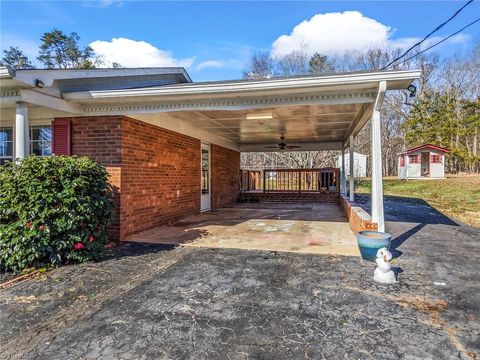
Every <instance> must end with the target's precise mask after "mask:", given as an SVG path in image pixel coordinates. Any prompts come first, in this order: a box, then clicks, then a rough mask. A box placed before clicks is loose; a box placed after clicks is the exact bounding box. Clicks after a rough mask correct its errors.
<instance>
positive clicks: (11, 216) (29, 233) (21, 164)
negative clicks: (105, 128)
mask: <svg viewBox="0 0 480 360" xmlns="http://www.w3.org/2000/svg"><path fill="white" fill-rule="evenodd" d="M107 178H108V173H107V171H106V169H105V167H103V166H101V165H99V164H97V163H95V162H94V161H92V160H90V159H89V158H86V157H70V156H45V157H39V156H35V155H32V156H29V157H27V158H26V159H24V160H22V161H18V162H7V163H6V164H4V165H2V166H0V268H1V269H2V270H3V271H5V270H7V271H12V270H13V271H21V270H23V269H25V268H28V267H38V266H46V265H49V264H53V265H58V264H64V263H73V262H84V261H89V260H94V259H97V258H98V257H99V256H101V254H102V253H103V251H104V246H105V244H106V242H107V239H108V236H107V232H106V226H107V224H108V221H109V219H110V207H111V197H110V191H109V185H108V182H107Z"/></svg>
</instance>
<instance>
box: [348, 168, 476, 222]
mask: <svg viewBox="0 0 480 360" xmlns="http://www.w3.org/2000/svg"><path fill="white" fill-rule="evenodd" d="M355 185H357V186H356V188H357V190H356V192H358V193H370V192H371V183H370V179H367V180H360V181H358V184H355ZM383 191H384V194H385V195H395V196H404V197H408V198H418V199H423V200H425V201H426V202H428V203H429V204H430V205H431V206H433V207H434V208H435V209H437V210H438V211H440V212H442V213H443V214H445V215H447V216H449V217H452V218H454V219H458V220H460V221H462V222H464V223H466V224H469V225H472V226H476V227H480V175H463V176H448V177H447V178H446V179H444V180H408V181H405V180H398V179H394V178H385V179H384V180H383Z"/></svg>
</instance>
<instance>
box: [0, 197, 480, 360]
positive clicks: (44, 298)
mask: <svg viewBox="0 0 480 360" xmlns="http://www.w3.org/2000/svg"><path fill="white" fill-rule="evenodd" d="M362 201H363V204H364V205H365V206H366V207H368V205H369V200H368V199H363V200H362ZM385 209H386V216H387V223H386V226H387V231H389V232H391V233H392V235H393V242H392V246H393V248H394V250H395V251H394V252H395V254H396V256H398V258H397V260H396V266H397V269H396V270H397V272H398V273H399V280H400V282H399V283H398V284H396V285H388V286H384V285H378V284H376V283H374V282H373V279H372V277H373V271H374V265H372V264H371V263H367V262H364V261H362V260H361V259H360V258H358V257H345V256H331V255H327V256H325V255H313V254H299V253H293V252H272V251H258V250H240V249H223V248H215V249H212V248H199V247H175V246H170V247H167V246H165V245H159V244H140V243H126V244H123V246H122V247H120V248H118V249H116V250H115V253H114V254H113V255H114V256H112V257H111V258H109V259H106V260H104V261H102V262H98V263H90V264H83V265H77V266H65V267H62V268H59V269H57V270H54V271H50V272H48V273H47V274H44V275H42V276H41V277H40V278H36V279H32V280H28V281H25V282H22V283H19V284H17V285H15V286H14V287H11V288H8V289H5V290H2V291H1V292H0V338H1V341H0V354H1V358H2V359H48V360H56V359H61V360H69V359H102V360H103V359H106V360H109V359H392V360H393V359H395V360H397V359H407V360H412V359H422V360H423V359H432V360H433V359H435V360H437V359H479V356H480V337H479V336H480V281H479V272H478V270H479V268H480V229H476V228H472V227H468V226H464V225H462V224H460V223H458V222H456V221H454V220H452V219H449V218H447V217H445V216H443V215H442V214H441V213H439V212H438V211H436V210H435V209H433V208H432V207H430V206H428V204H425V203H423V202H416V201H407V200H405V199H396V198H389V197H387V198H386V207H385Z"/></svg>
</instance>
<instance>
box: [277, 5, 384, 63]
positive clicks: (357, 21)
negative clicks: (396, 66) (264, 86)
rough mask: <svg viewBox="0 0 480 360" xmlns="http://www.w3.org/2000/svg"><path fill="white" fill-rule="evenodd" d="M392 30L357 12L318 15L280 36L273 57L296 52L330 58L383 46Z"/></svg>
mask: <svg viewBox="0 0 480 360" xmlns="http://www.w3.org/2000/svg"><path fill="white" fill-rule="evenodd" d="M391 31H392V28H391V27H390V26H387V25H383V24H381V23H379V22H378V21H376V20H374V19H370V18H368V17H366V16H364V15H363V14H362V13H360V12H358V11H345V12H342V13H339V12H337V13H326V14H317V15H315V16H313V17H312V18H311V19H310V20H305V21H303V22H301V23H300V24H298V25H297V26H295V27H294V28H293V31H292V33H291V34H290V35H282V36H280V37H279V38H278V39H277V40H275V42H274V43H273V46H272V55H273V56H274V57H282V56H285V55H287V54H289V53H291V52H292V51H295V50H300V49H301V50H303V51H305V52H307V53H308V54H310V55H311V54H313V53H314V52H315V51H319V52H321V53H323V54H327V55H331V54H337V53H343V52H345V51H349V50H360V49H363V48H365V47H368V46H374V45H379V44H383V43H385V42H386V41H387V40H388V37H389V35H390V33H391Z"/></svg>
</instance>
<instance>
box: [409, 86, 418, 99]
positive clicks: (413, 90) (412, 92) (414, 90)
mask: <svg viewBox="0 0 480 360" xmlns="http://www.w3.org/2000/svg"><path fill="white" fill-rule="evenodd" d="M407 90H408V91H410V97H415V94H416V93H417V87H416V86H415V85H409V86H408V88H407Z"/></svg>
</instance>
